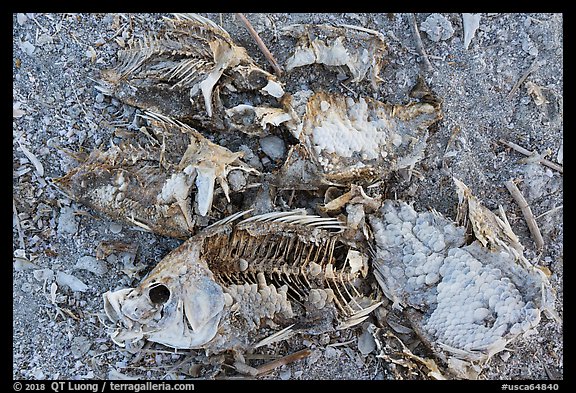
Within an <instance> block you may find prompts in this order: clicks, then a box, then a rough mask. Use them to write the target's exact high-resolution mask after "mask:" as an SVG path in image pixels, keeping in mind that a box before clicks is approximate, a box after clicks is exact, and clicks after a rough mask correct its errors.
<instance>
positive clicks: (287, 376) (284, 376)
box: [278, 368, 292, 381]
mask: <svg viewBox="0 0 576 393" xmlns="http://www.w3.org/2000/svg"><path fill="white" fill-rule="evenodd" d="M278 376H279V377H280V379H281V380H283V381H286V380H288V379H290V377H291V376H292V371H291V370H290V369H289V368H287V369H286V370H282V371H280V373H278Z"/></svg>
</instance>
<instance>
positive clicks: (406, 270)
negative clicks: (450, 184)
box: [370, 180, 555, 378]
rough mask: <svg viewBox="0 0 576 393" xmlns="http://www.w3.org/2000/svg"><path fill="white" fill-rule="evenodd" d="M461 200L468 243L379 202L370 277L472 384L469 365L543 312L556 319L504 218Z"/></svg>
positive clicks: (397, 205) (451, 229)
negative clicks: (467, 222) (470, 231)
mask: <svg viewBox="0 0 576 393" xmlns="http://www.w3.org/2000/svg"><path fill="white" fill-rule="evenodd" d="M456 183H457V185H458V187H459V189H461V187H462V186H463V184H462V183H461V182H459V181H458V180H457V181H456ZM468 191H469V190H468ZM468 197H470V194H467V199H468V205H467V206H468V207H469V213H470V214H468V218H469V219H470V220H472V221H473V223H472V228H473V229H474V233H475V236H476V238H477V239H478V240H475V241H473V242H472V243H470V244H467V243H466V236H465V232H466V230H465V228H464V227H461V226H457V225H455V224H454V223H453V222H452V221H450V220H448V219H446V218H444V217H442V216H441V215H440V214H439V213H437V212H435V211H430V212H425V213H419V212H416V211H415V210H414V209H413V208H412V207H411V206H410V205H409V204H407V203H404V202H400V201H386V202H385V203H384V205H383V207H382V209H381V211H380V214H379V216H378V215H373V216H371V217H370V224H371V226H372V230H373V233H374V238H375V246H376V249H377V256H376V262H375V274H376V276H377V279H378V281H379V282H380V285H381V287H382V289H383V290H384V293H385V294H386V296H387V297H388V298H390V299H391V300H392V301H393V307H396V308H399V309H404V310H405V313H406V314H407V315H410V318H409V319H410V322H411V323H412V325H413V327H414V330H415V331H417V332H420V333H421V335H422V336H423V337H424V338H425V339H424V341H425V342H428V343H430V345H431V346H432V347H433V348H432V349H433V350H434V352H435V353H436V354H437V355H438V356H439V357H441V358H442V359H443V360H444V361H446V362H447V363H448V366H449V367H450V368H451V369H452V371H453V372H455V373H456V374H457V375H458V376H460V377H464V378H473V377H474V376H475V375H474V374H470V370H473V369H474V367H473V366H476V367H478V366H479V365H480V364H481V363H482V362H485V361H486V360H487V359H489V358H490V357H491V356H493V355H494V354H495V353H498V352H500V351H502V350H504V349H505V346H506V344H507V343H508V342H510V341H511V340H512V339H514V338H515V337H518V336H519V335H521V334H524V333H527V332H530V331H533V329H534V328H535V327H536V326H537V325H538V323H539V322H540V318H541V313H542V312H545V313H547V314H548V315H549V316H554V315H555V313H554V298H553V294H552V290H551V286H550V283H549V281H548V279H547V277H546V276H545V274H544V273H543V272H542V271H541V270H540V269H538V268H536V267H535V266H533V265H532V264H530V263H529V262H528V261H527V260H526V259H525V258H524V256H523V255H522V254H521V253H520V252H519V249H518V247H517V245H516V244H515V243H516V240H517V238H516V237H515V235H514V236H511V235H510V236H508V234H510V233H512V230H511V228H510V227H509V225H508V224H507V221H506V220H505V218H499V217H497V216H495V215H494V213H492V212H491V211H490V210H488V209H485V208H484V209H480V208H478V205H477V202H478V201H477V200H475V199H473V200H472V201H471V200H470V199H469V198H468ZM470 202H472V203H470ZM470 208H471V209H470ZM495 223H497V224H495ZM494 225H496V226H494ZM478 230H480V232H482V233H480V232H478ZM504 234H506V236H504ZM487 239H489V242H485V240H487Z"/></svg>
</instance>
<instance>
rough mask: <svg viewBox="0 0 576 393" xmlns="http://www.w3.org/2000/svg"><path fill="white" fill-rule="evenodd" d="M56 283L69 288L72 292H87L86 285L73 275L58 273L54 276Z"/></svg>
mask: <svg viewBox="0 0 576 393" xmlns="http://www.w3.org/2000/svg"><path fill="white" fill-rule="evenodd" d="M56 282H57V283H58V285H60V286H67V287H69V288H70V289H71V290H72V292H86V291H87V290H88V285H86V284H84V283H83V282H82V281H80V279H78V278H76V277H74V276H73V275H71V274H67V273H64V272H58V274H56Z"/></svg>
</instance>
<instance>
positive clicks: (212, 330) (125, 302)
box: [103, 239, 225, 349]
mask: <svg viewBox="0 0 576 393" xmlns="http://www.w3.org/2000/svg"><path fill="white" fill-rule="evenodd" d="M191 240H193V239H191ZM189 242H190V241H188V242H186V243H184V244H183V245H182V246H181V247H179V248H178V249H176V250H174V251H173V252H171V253H170V254H169V255H168V256H166V257H165V258H164V259H163V260H162V261H161V262H160V263H159V264H158V266H157V267H156V268H155V269H154V270H152V272H150V274H149V275H148V276H147V277H146V278H145V279H144V280H143V281H142V282H141V283H140V284H139V285H138V286H137V287H135V288H124V289H120V290H117V291H108V292H106V293H104V295H103V298H104V311H105V313H106V315H107V316H108V318H109V319H110V320H111V321H112V322H114V323H115V325H116V326H115V327H114V329H113V331H112V334H111V337H112V340H113V341H114V342H115V343H116V344H118V345H120V346H125V345H126V344H132V343H135V342H138V341H140V340H142V339H147V340H149V341H153V342H158V343H160V344H164V345H167V346H170V347H172V348H178V349H192V348H203V347H205V346H206V345H207V344H208V343H209V342H210V341H211V340H212V339H213V338H214V337H215V336H216V333H217V331H218V327H219V324H220V322H221V320H222V316H223V315H224V311H225V301H224V292H223V290H222V287H221V286H220V285H219V284H218V283H217V282H216V281H214V279H213V275H212V273H211V272H210V270H209V269H208V267H207V266H206V264H205V263H203V262H202V261H201V260H200V258H199V253H198V252H194V250H195V249H196V247H190V244H188V243H189Z"/></svg>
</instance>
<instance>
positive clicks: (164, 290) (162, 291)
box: [148, 284, 170, 304]
mask: <svg viewBox="0 0 576 393" xmlns="http://www.w3.org/2000/svg"><path fill="white" fill-rule="evenodd" d="M148 296H149V297H150V301H151V302H152V303H154V304H164V303H166V302H167V301H168V299H170V290H169V289H168V287H167V286H166V285H162V284H158V285H156V286H155V287H152V288H150V290H149V291H148Z"/></svg>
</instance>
